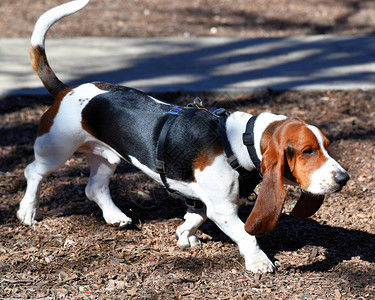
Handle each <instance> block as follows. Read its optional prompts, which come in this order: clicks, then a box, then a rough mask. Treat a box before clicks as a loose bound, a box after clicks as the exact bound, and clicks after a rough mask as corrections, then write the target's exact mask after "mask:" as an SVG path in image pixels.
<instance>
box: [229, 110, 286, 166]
mask: <svg viewBox="0 0 375 300" xmlns="http://www.w3.org/2000/svg"><path fill="white" fill-rule="evenodd" d="M251 117H252V115H250V114H247V113H244V112H234V113H232V114H231V115H230V116H229V117H228V120H227V123H226V130H227V136H228V140H229V143H230V145H231V147H232V151H233V153H234V154H235V155H236V157H237V159H238V162H239V164H240V165H241V166H242V167H244V168H245V169H247V170H249V171H251V170H253V169H255V165H254V163H253V162H252V161H251V158H250V156H249V152H248V151H247V148H246V146H245V145H244V144H243V141H242V135H243V133H244V132H245V130H246V124H247V122H248V121H249V119H250V118H251ZM284 119H286V116H282V115H274V114H271V113H262V114H260V115H259V116H258V118H257V120H256V122H255V126H254V146H255V150H256V153H257V156H258V158H259V160H260V161H261V160H262V153H261V149H260V142H261V139H262V134H263V132H264V131H265V130H266V128H267V127H268V126H269V125H270V124H271V123H273V122H276V121H280V120H284Z"/></svg>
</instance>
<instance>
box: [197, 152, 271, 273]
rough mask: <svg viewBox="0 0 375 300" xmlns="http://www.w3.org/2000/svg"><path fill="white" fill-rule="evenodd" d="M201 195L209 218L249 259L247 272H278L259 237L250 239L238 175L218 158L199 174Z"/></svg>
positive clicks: (246, 263)
mask: <svg viewBox="0 0 375 300" xmlns="http://www.w3.org/2000/svg"><path fill="white" fill-rule="evenodd" d="M195 178H196V180H197V184H198V185H197V193H198V194H199V195H200V197H201V199H202V201H203V202H204V203H205V205H206V207H207V217H208V218H209V219H211V220H212V221H213V222H215V224H216V225H217V226H218V227H219V228H220V229H221V230H222V231H223V232H224V233H225V234H226V235H227V236H228V237H229V238H231V239H232V240H233V241H234V242H235V243H236V244H237V245H238V248H239V250H240V253H241V254H242V255H243V256H244V258H245V267H246V270H250V271H252V272H255V273H259V272H261V273H266V272H272V271H273V270H274V268H275V267H274V265H273V263H272V262H271V261H270V260H269V259H268V257H267V255H266V254H265V253H264V252H263V251H262V250H261V249H260V247H259V245H258V243H257V240H256V237H255V236H252V235H249V234H248V233H247V232H246V231H245V228H244V223H243V222H242V221H241V219H240V218H239V217H238V214H237V209H238V205H237V203H238V197H239V186H238V174H237V172H235V171H234V170H232V169H231V168H230V167H229V165H228V164H227V163H226V161H225V158H224V157H217V158H216V159H215V161H214V163H213V164H212V165H211V166H208V167H206V168H205V169H204V170H203V171H200V170H197V171H196V172H195Z"/></svg>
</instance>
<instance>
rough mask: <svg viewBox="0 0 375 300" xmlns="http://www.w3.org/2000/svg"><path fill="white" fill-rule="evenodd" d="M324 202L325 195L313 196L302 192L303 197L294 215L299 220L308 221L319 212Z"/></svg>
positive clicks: (295, 207) (293, 212) (294, 210)
mask: <svg viewBox="0 0 375 300" xmlns="http://www.w3.org/2000/svg"><path fill="white" fill-rule="evenodd" d="M323 200H324V195H312V194H310V193H306V192H304V191H302V194H301V197H300V198H299V199H298V201H297V203H296V205H295V206H294V208H293V210H292V215H293V216H294V217H296V218H298V219H306V218H308V217H310V216H312V215H313V214H315V213H316V212H317V210H318V209H319V208H320V206H321V205H322V204H323Z"/></svg>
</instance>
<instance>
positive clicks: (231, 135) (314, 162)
mask: <svg viewBox="0 0 375 300" xmlns="http://www.w3.org/2000/svg"><path fill="white" fill-rule="evenodd" d="M88 2H89V0H76V1H71V2H68V3H65V4H62V5H60V6H57V7H55V8H52V9H50V10H49V11H47V12H45V13H44V14H43V15H42V16H41V17H40V18H39V20H38V21H37V23H36V25H35V28H34V31H33V34H32V37H31V51H30V52H31V54H30V56H31V63H32V67H33V69H34V71H35V72H36V74H37V75H38V76H39V78H40V79H41V81H42V82H43V84H44V86H45V87H46V89H47V90H48V91H49V92H50V93H51V94H52V95H53V96H54V98H55V100H54V103H53V104H52V106H51V107H50V108H49V109H48V110H47V111H46V112H45V113H44V114H43V116H42V117H41V119H40V123H39V127H38V131H37V138H36V141H35V145H34V154H35V160H34V161H33V162H32V163H31V164H29V165H28V166H27V167H26V169H25V172H24V173H25V177H26V180H27V188H26V192H25V195H24V197H23V199H22V201H21V202H20V206H19V210H18V212H17V216H18V218H19V220H20V221H21V222H22V223H23V224H26V225H32V224H33V223H34V220H35V216H36V214H37V210H38V205H39V192H40V187H41V182H42V180H43V179H44V178H45V177H46V176H47V175H48V174H50V173H51V172H52V171H54V170H56V169H57V168H58V167H59V166H61V165H62V164H64V162H65V161H66V160H67V159H68V158H69V157H70V156H71V155H72V154H73V153H74V152H75V151H83V152H85V153H86V154H87V157H88V161H89V165H90V177H89V180H88V184H87V187H86V189H85V192H86V195H87V197H88V198H89V199H90V200H92V201H95V202H96V203H97V204H98V206H99V207H100V208H101V210H102V212H103V217H104V219H105V221H106V222H107V223H108V224H111V225H114V226H119V227H126V226H127V225H129V224H130V223H131V219H130V218H129V217H128V216H126V215H125V214H124V213H123V212H122V211H121V210H120V209H119V208H118V207H117V206H116V205H115V204H114V203H113V201H112V199H111V196H110V192H109V188H108V183H109V180H110V177H111V175H112V174H113V173H114V171H115V168H116V166H117V164H118V163H119V162H120V160H121V159H125V160H127V161H129V162H131V163H132V164H133V165H134V166H136V167H137V168H139V169H140V170H142V171H143V172H144V173H146V174H147V175H149V176H150V177H152V178H153V179H155V180H156V181H158V182H159V183H161V184H164V186H165V187H166V188H167V189H168V190H170V191H174V192H177V193H179V194H180V195H182V196H184V197H186V198H187V199H190V200H191V202H192V205H190V206H189V207H188V209H187V213H186V215H185V216H184V219H185V221H184V223H183V224H182V225H181V226H179V227H178V228H177V232H176V234H177V237H178V244H179V245H181V246H199V244H200V242H199V239H198V238H197V237H196V235H195V231H196V229H197V228H198V227H199V226H200V225H201V224H202V223H203V222H204V221H205V220H206V219H207V218H209V219H211V220H212V221H213V222H214V223H215V224H216V225H217V226H218V227H219V228H220V229H221V230H222V231H223V232H224V233H225V234H226V235H227V236H228V237H230V238H231V239H232V240H233V241H234V242H235V243H236V244H237V245H238V247H239V251H240V253H241V254H242V255H243V256H244V259H245V267H246V269H247V270H250V271H252V272H272V271H274V269H275V266H274V265H273V263H272V262H271V261H270V260H269V259H268V257H267V256H266V254H265V253H264V252H263V251H262V250H261V249H260V247H259V246H258V244H257V240H256V236H262V235H264V234H265V233H267V232H270V231H271V230H272V229H273V228H274V227H275V226H276V223H277V222H278V220H279V217H280V215H281V212H282V209H283V205H284V201H285V197H286V193H285V191H284V186H283V183H284V180H288V182H293V183H295V184H298V185H299V186H300V187H301V190H302V194H301V197H300V199H299V200H298V202H297V204H296V205H295V207H294V209H293V211H292V214H293V215H295V216H296V217H299V218H307V217H309V216H311V215H312V214H314V213H315V212H316V211H317V210H318V209H319V207H320V206H321V204H322V202H323V199H324V195H326V194H329V193H333V192H338V191H340V190H341V189H342V187H343V186H345V184H346V182H347V181H348V180H349V175H348V173H347V172H346V171H345V170H344V168H342V167H341V166H340V165H339V163H338V162H336V161H335V160H334V159H333V158H332V157H330V155H329V154H328V152H327V147H328V144H329V142H328V139H327V138H326V136H325V135H324V134H323V133H322V131H320V130H319V129H318V128H317V127H315V126H312V125H309V124H307V123H305V122H304V121H302V120H300V119H298V118H288V117H286V116H282V115H275V114H271V113H261V114H259V115H258V116H252V115H250V114H248V113H244V112H234V113H231V114H229V113H227V112H225V111H223V110H222V109H212V108H205V107H203V106H202V105H201V104H200V103H199V102H198V103H195V104H194V105H193V106H192V107H186V108H183V107H178V106H174V105H171V104H168V103H166V102H163V101H160V100H158V99H155V98H153V97H151V96H149V95H147V94H145V93H143V92H141V91H138V90H136V89H132V88H128V87H122V86H118V85H113V84H109V83H102V82H93V83H86V84H82V85H79V86H74V87H68V86H66V85H65V84H64V83H62V82H61V81H60V80H59V79H58V78H57V77H56V75H55V73H54V72H53V71H52V69H51V67H50V66H49V64H48V60H47V57H46V53H45V46H44V43H45V38H46V34H47V31H48V30H49V28H50V27H51V26H52V25H53V24H54V23H56V22H57V21H59V20H60V19H62V18H63V17H65V16H68V15H70V14H73V13H75V12H77V11H78V10H80V9H82V8H83V7H84V6H86V5H87V4H88ZM260 180H262V181H263V182H262V185H261V188H260V191H259V195H258V199H257V200H256V202H255V205H254V207H253V209H252V211H251V213H250V215H249V217H248V218H247V220H246V222H245V224H244V223H243V222H242V221H241V220H240V218H239V217H238V214H237V209H238V200H239V197H240V195H245V196H246V195H248V194H249V191H248V190H250V192H251V191H252V190H253V187H254V186H255V185H256V184H258V183H259V181H260ZM248 187H250V188H248ZM247 189H248V190H247Z"/></svg>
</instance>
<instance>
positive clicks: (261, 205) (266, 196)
mask: <svg viewBox="0 0 375 300" xmlns="http://www.w3.org/2000/svg"><path fill="white" fill-rule="evenodd" d="M284 164H285V161H284V149H283V147H280V146H278V145H277V143H276V141H271V142H270V144H269V146H268V148H267V150H266V151H265V152H264V154H263V157H262V165H261V167H262V174H263V182H262V186H261V189H260V192H259V195H258V199H257V201H256V202H255V205H254V208H253V210H252V211H251V214H250V216H249V217H248V218H247V220H246V223H245V230H246V232H247V233H249V234H251V235H256V236H262V235H264V234H265V233H267V232H270V231H271V230H272V229H273V228H274V227H275V226H276V224H277V221H278V220H279V218H280V215H281V212H282V210H283V206H284V201H285V197H286V194H285V190H284V186H283V173H284Z"/></svg>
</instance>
